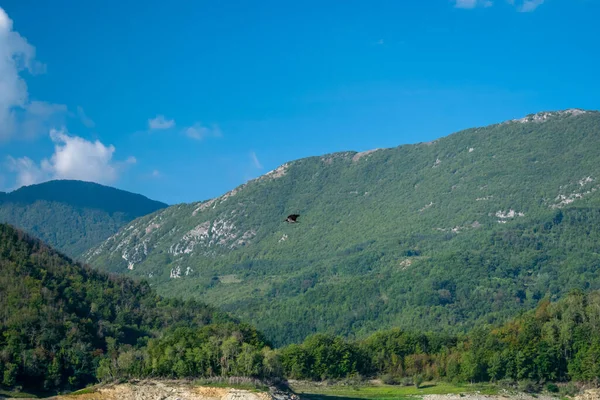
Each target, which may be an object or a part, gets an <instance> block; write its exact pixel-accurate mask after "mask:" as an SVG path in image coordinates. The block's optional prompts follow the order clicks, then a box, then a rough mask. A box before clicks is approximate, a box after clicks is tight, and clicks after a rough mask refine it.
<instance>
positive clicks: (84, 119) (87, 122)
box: [77, 106, 96, 128]
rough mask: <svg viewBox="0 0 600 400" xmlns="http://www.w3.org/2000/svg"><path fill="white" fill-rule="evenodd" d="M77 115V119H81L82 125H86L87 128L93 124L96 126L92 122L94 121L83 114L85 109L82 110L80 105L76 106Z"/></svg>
mask: <svg viewBox="0 0 600 400" xmlns="http://www.w3.org/2000/svg"><path fill="white" fill-rule="evenodd" d="M77 116H78V117H79V120H80V121H81V123H82V124H83V125H85V126H87V127H88V128H93V127H94V126H96V124H95V123H94V121H92V120H91V119H90V118H89V117H88V116H87V115H86V114H85V111H83V107H81V106H77Z"/></svg>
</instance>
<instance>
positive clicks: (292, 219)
mask: <svg viewBox="0 0 600 400" xmlns="http://www.w3.org/2000/svg"><path fill="white" fill-rule="evenodd" d="M299 216H300V215H298V214H291V215H288V217H287V218H286V219H285V222H287V223H288V224H294V223H296V222H298V221H296V219H298V217H299Z"/></svg>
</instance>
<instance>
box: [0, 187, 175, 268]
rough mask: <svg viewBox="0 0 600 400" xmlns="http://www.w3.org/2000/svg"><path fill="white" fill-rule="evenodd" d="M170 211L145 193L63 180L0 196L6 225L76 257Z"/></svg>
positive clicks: (1, 209) (0, 194)
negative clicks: (146, 218) (135, 222)
mask: <svg viewBox="0 0 600 400" xmlns="http://www.w3.org/2000/svg"><path fill="white" fill-rule="evenodd" d="M165 207H167V205H166V204H164V203H161V202H158V201H154V200H150V199H148V198H146V197H144V196H142V195H139V194H133V193H129V192H126V191H123V190H118V189H114V188H111V187H107V186H102V185H98V184H96V183H90V182H82V181H68V180H60V181H50V182H46V183H42V184H39V185H31V186H25V187H22V188H20V189H18V190H15V191H14V192H11V193H0V222H4V223H10V224H12V225H15V226H18V227H19V228H21V229H24V230H25V231H27V232H29V233H31V234H32V235H34V236H36V237H39V238H40V239H42V240H44V241H45V242H47V243H49V244H51V245H52V246H55V247H56V248H58V249H60V250H61V251H63V252H65V253H67V254H69V255H70V256H73V257H76V256H79V255H81V253H83V252H84V251H86V250H88V249H90V248H91V247H92V246H95V245H98V244H99V243H101V242H102V241H104V240H106V239H107V238H108V237H109V236H110V235H112V234H114V233H115V232H117V231H118V229H119V228H120V227H121V226H123V225H125V224H126V223H128V222H130V221H132V220H134V219H135V218H137V217H141V216H143V215H146V214H150V213H152V212H154V211H156V210H159V209H161V208H165Z"/></svg>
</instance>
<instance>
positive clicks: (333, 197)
mask: <svg viewBox="0 0 600 400" xmlns="http://www.w3.org/2000/svg"><path fill="white" fill-rule="evenodd" d="M573 110H575V111H573ZM532 115H534V116H535V115H539V116H540V117H539V118H537V120H536V118H535V117H530V118H529V119H528V120H527V121H526V122H527V123H522V122H520V121H514V120H511V121H507V122H504V123H498V124H493V125H489V126H487V127H482V128H470V129H466V130H462V131H459V132H456V133H454V134H451V135H449V136H446V137H442V138H439V139H437V140H435V141H432V142H428V143H417V144H410V145H401V146H397V147H394V148H388V149H379V150H370V151H364V152H355V151H345V152H337V153H331V154H326V155H321V156H313V157H306V158H302V159H299V160H295V161H292V162H288V163H285V164H282V165H281V166H279V167H278V168H276V169H274V170H273V171H270V172H268V173H267V174H265V175H263V176H261V177H259V178H256V179H254V180H252V181H249V182H247V183H245V184H243V185H240V186H238V187H236V188H235V189H233V190H231V191H229V192H227V193H225V194H223V195H222V196H219V197H216V198H214V199H210V200H206V201H202V202H195V203H189V204H178V205H175V206H172V207H169V208H166V209H164V210H161V211H159V212H157V213H155V214H153V215H151V216H146V217H142V218H140V219H137V220H135V221H133V222H132V223H130V224H129V225H128V226H127V227H125V228H124V229H121V230H120V231H119V232H117V233H116V234H114V235H113V236H111V238H109V239H107V241H105V242H104V243H102V244H101V245H99V246H98V247H95V248H93V249H91V250H90V251H88V252H87V253H86V254H85V255H84V258H85V259H86V260H87V261H89V262H91V263H92V264H93V265H96V266H97V267H100V268H105V269H108V270H110V271H112V272H119V273H125V274H128V275H132V276H137V277H143V278H145V279H148V281H149V282H150V283H151V284H152V285H153V286H156V287H157V289H158V290H159V291H160V292H161V293H163V294H168V293H171V292H174V291H176V292H177V293H178V294H185V295H187V296H191V297H195V296H199V295H202V296H203V298H204V299H206V300H207V301H209V302H210V303H211V304H215V305H218V306H221V307H223V308H224V309H225V310H227V311H231V312H234V313H236V314H237V315H239V316H240V317H242V318H244V319H245V320H248V321H250V322H252V323H255V324H256V325H258V327H259V328H260V329H261V330H262V331H264V332H265V333H267V334H268V335H270V337H273V338H274V341H275V342H276V343H288V342H290V341H298V340H302V339H303V338H304V337H305V336H306V335H307V334H310V333H311V332H316V331H328V332H331V333H336V334H337V333H342V334H364V333H368V332H372V331H373V330H375V327H376V326H380V325H382V326H396V325H401V326H402V325H411V324H413V325H415V326H417V327H419V328H426V329H429V328H436V327H439V326H447V327H449V329H454V330H465V329H468V328H469V327H471V326H473V324H474V323H475V322H476V321H478V320H481V319H486V318H487V319H489V320H490V321H502V320H506V318H508V317H510V316H512V315H514V313H515V312H517V311H518V310H525V309H530V308H532V307H534V306H535V305H536V304H537V300H538V299H539V298H541V297H544V295H548V296H550V297H551V298H558V297H560V296H561V294H562V293H563V292H564V290H566V289H567V288H572V287H584V288H585V286H586V285H587V288H590V287H591V288H595V287H598V285H599V284H600V281H599V280H598V279H596V278H594V277H593V276H590V275H589V273H590V271H592V270H595V268H596V266H597V262H596V261H595V259H594V258H593V257H595V256H593V255H591V254H587V253H586V254H577V253H576V252H575V251H574V250H573V249H572V246H571V247H565V246H562V247H561V246H559V244H560V243H559V244H557V243H555V242H556V240H557V239H556V237H568V238H569V239H568V240H574V239H572V237H578V238H579V236H578V235H581V234H582V233H581V224H584V222H581V221H584V220H585V221H595V220H596V218H597V216H596V211H595V210H596V208H597V207H599V206H600V196H598V193H600V192H599V191H598V189H599V188H600V186H599V184H598V183H599V181H598V179H600V167H598V165H599V163H598V162H597V161H598V160H597V156H596V155H595V153H594V152H593V150H592V149H593V148H595V146H596V144H597V145H600V143H599V142H600V113H599V112H597V111H582V110H578V109H569V110H565V111H558V112H550V113H549V112H543V113H537V114H532ZM543 115H546V117H542V116H543ZM573 207H574V208H573ZM290 213H297V214H300V215H301V217H300V218H301V220H302V224H298V225H294V224H293V225H292V226H287V224H284V223H282V222H281V221H283V219H284V218H285V216H286V215H288V214H290ZM561 213H562V214H561ZM561 215H562V216H561ZM555 220H561V221H564V222H562V223H557V224H555V223H554V222H553V221H555ZM580 220H581V221H580ZM578 221H579V222H578ZM545 227H549V228H548V229H546V228H545ZM596 233H597V232H596V229H595V228H594V229H593V232H592V234H593V235H596ZM565 235H566V236H565ZM588 236H589V235H588ZM520 237H528V238H529V239H528V240H529V241H523V239H520ZM593 237H595V236H593ZM581 239H582V240H581V244H580V245H581V246H582V247H585V248H586V249H591V248H592V244H591V243H590V239H589V237H588V238H585V237H582V238H581ZM511 241H512V242H514V243H517V244H518V246H516V247H515V254H511V251H510V250H509V248H510V247H507V246H508V244H507V243H510V242H511ZM536 242H537V243H538V244H537V245H534V243H536ZM550 244H552V245H553V246H558V248H559V250H557V251H555V252H552V246H551V245H550ZM536 246H537V247H536ZM495 249H496V250H495ZM497 249H501V250H502V253H501V254H496V251H497ZM498 251H499V250H498ZM586 257H587V258H586ZM589 257H592V258H591V259H589ZM548 260H550V261H548ZM490 263H491V264H490ZM565 263H566V264H565ZM563 264H564V265H566V267H564V268H567V269H573V268H583V269H582V270H581V271H582V272H581V273H579V274H574V275H573V274H572V275H564V273H562V272H561V268H563V267H562V266H561V265H563ZM579 264H582V265H583V266H577V267H576V265H579ZM444 265H446V267H445V268H444V267H443V266H444ZM528 271H537V272H536V274H537V275H533V276H530V273H529V272H528ZM467 272H468V273H467ZM549 282H550V283H549ZM540 296H541V297H540ZM477 301H479V302H481V304H478V305H475V303H476V302H477ZM301 321H302V322H301Z"/></svg>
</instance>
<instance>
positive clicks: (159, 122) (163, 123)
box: [148, 115, 175, 130]
mask: <svg viewBox="0 0 600 400" xmlns="http://www.w3.org/2000/svg"><path fill="white" fill-rule="evenodd" d="M174 126H175V120H174V119H166V118H165V116H164V115H157V116H156V118H152V119H149V120H148V128H150V130H161V129H170V128H172V127H174Z"/></svg>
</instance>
